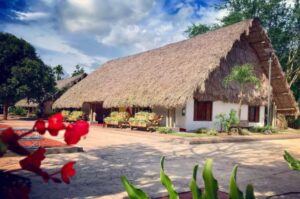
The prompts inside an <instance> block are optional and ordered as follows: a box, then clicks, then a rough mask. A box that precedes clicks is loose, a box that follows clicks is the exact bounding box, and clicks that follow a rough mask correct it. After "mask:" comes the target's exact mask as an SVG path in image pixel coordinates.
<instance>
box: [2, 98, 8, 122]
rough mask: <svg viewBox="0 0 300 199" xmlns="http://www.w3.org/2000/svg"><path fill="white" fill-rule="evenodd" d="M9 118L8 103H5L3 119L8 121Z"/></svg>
mask: <svg viewBox="0 0 300 199" xmlns="http://www.w3.org/2000/svg"><path fill="white" fill-rule="evenodd" d="M7 116H8V102H7V101H4V103H3V119H4V120H7Z"/></svg>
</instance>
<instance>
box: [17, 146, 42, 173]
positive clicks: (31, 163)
mask: <svg viewBox="0 0 300 199" xmlns="http://www.w3.org/2000/svg"><path fill="white" fill-rule="evenodd" d="M45 152H46V150H45V149H44V148H41V147H40V148H38V150H36V151H34V152H33V153H32V154H30V155H28V156H27V157H26V158H24V159H22V160H20V165H21V167H22V169H24V170H27V171H32V172H36V171H37V170H38V169H40V167H41V164H42V161H43V160H44V159H45Z"/></svg>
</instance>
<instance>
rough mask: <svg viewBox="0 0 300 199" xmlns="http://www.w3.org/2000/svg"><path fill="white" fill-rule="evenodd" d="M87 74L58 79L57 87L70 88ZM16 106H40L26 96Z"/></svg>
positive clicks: (60, 89) (59, 89) (61, 89)
mask: <svg viewBox="0 0 300 199" xmlns="http://www.w3.org/2000/svg"><path fill="white" fill-rule="evenodd" d="M86 76H87V74H86V73H83V74H79V75H76V76H74V77H69V78H65V79H62V80H58V81H56V86H55V87H56V89H57V90H58V91H63V90H64V89H68V88H70V87H72V86H73V85H75V84H76V83H77V82H79V81H81V80H82V79H83V78H85V77H86ZM15 106H17V107H24V108H35V107H38V104H37V103H35V102H32V101H28V100H27V99H26V98H24V99H21V100H19V101H18V102H17V103H16V104H15Z"/></svg>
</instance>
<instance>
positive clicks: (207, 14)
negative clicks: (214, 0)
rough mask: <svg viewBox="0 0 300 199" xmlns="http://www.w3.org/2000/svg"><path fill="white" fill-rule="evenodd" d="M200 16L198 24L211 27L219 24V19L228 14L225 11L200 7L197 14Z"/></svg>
mask: <svg viewBox="0 0 300 199" xmlns="http://www.w3.org/2000/svg"><path fill="white" fill-rule="evenodd" d="M197 13H198V15H199V16H200V20H199V23H202V24H206V25H212V24H216V23H220V21H219V20H220V19H222V18H223V17H224V16H226V15H228V14H229V11H228V10H227V9H221V10H216V9H215V8H214V7H201V8H200V9H199V11H198V12H197Z"/></svg>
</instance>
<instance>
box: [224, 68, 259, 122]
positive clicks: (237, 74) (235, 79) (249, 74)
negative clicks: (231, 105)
mask: <svg viewBox="0 0 300 199" xmlns="http://www.w3.org/2000/svg"><path fill="white" fill-rule="evenodd" d="M230 83H236V84H237V85H238V86H239V88H240V93H239V107H238V118H239V120H240V119H241V108H242V103H243V99H244V91H245V86H246V85H247V84H252V85H255V86H256V88H258V87H260V81H259V79H258V78H257V77H256V75H255V73H254V68H253V66H252V65H250V64H243V65H239V66H235V67H234V68H233V69H232V71H231V72H230V74H229V75H228V76H227V77H225V79H224V85H225V87H227V86H228V85H229V84H230Z"/></svg>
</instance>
